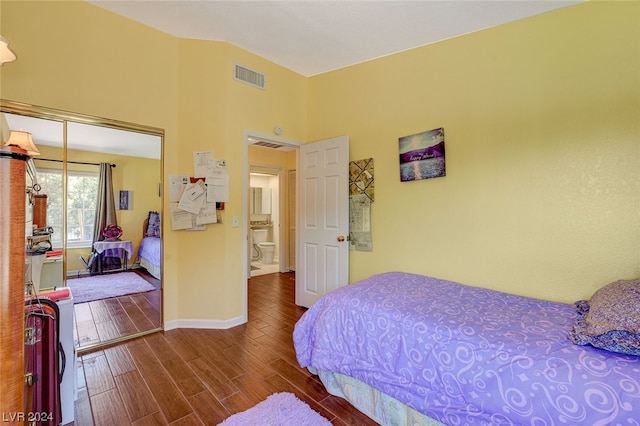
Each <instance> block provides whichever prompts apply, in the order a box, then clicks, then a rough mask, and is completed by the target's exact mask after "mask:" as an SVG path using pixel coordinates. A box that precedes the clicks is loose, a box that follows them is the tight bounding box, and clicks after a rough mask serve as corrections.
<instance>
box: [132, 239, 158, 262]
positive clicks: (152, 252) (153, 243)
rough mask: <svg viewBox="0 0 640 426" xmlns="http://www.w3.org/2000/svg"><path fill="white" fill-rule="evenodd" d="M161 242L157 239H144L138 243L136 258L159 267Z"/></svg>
mask: <svg viewBox="0 0 640 426" xmlns="http://www.w3.org/2000/svg"><path fill="white" fill-rule="evenodd" d="M161 246H162V242H161V241H160V238H158V237H144V238H143V239H142V241H140V248H138V256H140V257H141V258H143V259H144V260H146V261H147V262H149V263H150V264H151V265H153V266H157V267H160V255H161Z"/></svg>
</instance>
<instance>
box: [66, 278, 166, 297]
mask: <svg viewBox="0 0 640 426" xmlns="http://www.w3.org/2000/svg"><path fill="white" fill-rule="evenodd" d="M67 286H69V288H70V289H71V294H72V295H73V303H74V304H78V303H85V302H92V301H94V300H102V299H108V298H110V297H118V296H125V295H127V294H133V293H143V292H145V291H151V290H155V287H154V286H153V285H151V284H149V283H148V282H147V281H145V279H144V278H142V277H141V276H140V275H138V274H136V273H135V272H119V273H116V274H105V275H94V276H92V277H86V278H73V279H70V280H67Z"/></svg>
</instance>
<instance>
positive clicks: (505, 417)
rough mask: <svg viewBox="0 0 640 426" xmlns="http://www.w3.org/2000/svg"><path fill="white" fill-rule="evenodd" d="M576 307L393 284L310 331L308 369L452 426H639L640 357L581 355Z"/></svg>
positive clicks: (310, 325)
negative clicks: (346, 379)
mask: <svg viewBox="0 0 640 426" xmlns="http://www.w3.org/2000/svg"><path fill="white" fill-rule="evenodd" d="M576 316H577V314H576V311H575V309H574V307H573V306H572V305H568V304H563V303H556V302H550V301H544V300H538V299H532V298H527V297H521V296H516V295H511V294H506V293H501V292H496V291H492V290H488V289H482V288H477V287H470V286H466V285H462V284H458V283H454V282H450V281H445V280H439V279H435V278H430V277H425V276H421V275H414V274H407V273H401V272H389V273H383V274H379V275H374V276H373V277H371V278H369V279H366V280H364V281H361V282H359V283H357V284H352V285H349V286H346V287H342V288H340V289H338V290H335V291H333V292H331V293H329V294H327V295H326V296H324V297H323V298H321V299H320V300H319V301H318V302H317V303H316V304H314V305H313V306H312V307H311V308H310V309H309V310H308V311H307V312H306V313H305V314H304V315H303V316H302V317H301V318H300V320H299V321H298V323H297V324H296V326H295V330H294V334H293V338H294V345H295V349H296V354H297V358H298V361H299V363H300V365H301V366H302V367H307V366H312V367H315V368H317V369H320V370H327V371H333V372H337V373H341V374H345V375H348V376H352V377H354V378H357V379H359V380H361V381H363V382H365V383H367V384H369V385H371V386H373V387H375V388H377V389H379V390H380V391H382V392H384V393H386V394H388V395H390V396H392V397H394V398H396V399H397V400H399V401H400V402H402V403H404V404H407V405H408V406H410V407H412V408H414V409H416V410H418V411H419V412H421V413H423V414H425V415H427V416H429V417H431V418H434V419H436V420H439V421H440V422H442V423H445V424H460V425H464V424H474V425H475V424H478V425H503V424H504V425H507V424H517V425H525V424H527V425H528V424H530V425H578V424H589V425H616V424H618V425H639V424H640V357H637V356H632V355H622V354H615V353H610V352H607V351H604V350H601V349H597V348H593V347H590V346H578V345H574V344H573V343H571V342H570V341H569V339H568V337H567V335H568V332H569V330H571V327H572V326H573V323H574V321H575V319H576Z"/></svg>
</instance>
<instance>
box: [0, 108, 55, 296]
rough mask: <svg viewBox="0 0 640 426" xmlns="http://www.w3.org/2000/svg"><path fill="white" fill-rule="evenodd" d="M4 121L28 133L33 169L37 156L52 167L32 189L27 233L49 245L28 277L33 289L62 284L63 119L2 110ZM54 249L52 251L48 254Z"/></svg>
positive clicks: (37, 162)
mask: <svg viewBox="0 0 640 426" xmlns="http://www.w3.org/2000/svg"><path fill="white" fill-rule="evenodd" d="M5 119H6V122H7V124H8V126H9V129H11V130H23V131H26V132H30V133H31V134H32V139H33V140H34V143H35V144H36V145H37V148H38V151H40V155H39V156H36V157H34V164H35V166H36V171H37V170H38V168H39V166H40V165H43V164H44V163H43V162H41V161H40V160H39V159H40V158H49V159H52V160H55V161H52V162H49V163H48V167H50V168H51V170H54V171H55V173H52V174H50V175H48V176H45V175H37V183H38V184H39V185H40V190H39V191H36V193H35V198H34V206H33V207H34V208H33V217H32V227H33V228H32V229H30V230H27V235H33V234H34V233H35V234H36V235H38V239H39V240H46V242H48V243H49V245H50V248H51V250H50V252H49V253H47V254H49V256H45V257H42V258H41V257H37V258H35V259H37V260H42V262H33V263H32V265H31V267H32V271H31V279H32V282H33V285H34V287H35V289H36V290H39V289H40V287H42V288H49V287H62V286H63V285H64V257H63V244H64V241H63V224H64V215H63V214H62V204H63V203H62V192H63V180H62V160H63V137H62V136H63V123H62V122H60V121H53V120H45V119H39V118H33V117H26V116H22V115H17V114H8V113H7V114H5ZM52 253H54V254H53V255H51V254H52Z"/></svg>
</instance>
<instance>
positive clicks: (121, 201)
mask: <svg viewBox="0 0 640 426" xmlns="http://www.w3.org/2000/svg"><path fill="white" fill-rule="evenodd" d="M118 210H133V191H118Z"/></svg>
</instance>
